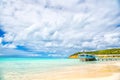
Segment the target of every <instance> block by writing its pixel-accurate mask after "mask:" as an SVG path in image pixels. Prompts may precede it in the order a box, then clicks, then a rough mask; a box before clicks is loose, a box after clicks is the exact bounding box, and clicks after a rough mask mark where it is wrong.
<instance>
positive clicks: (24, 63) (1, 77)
mask: <svg viewBox="0 0 120 80" xmlns="http://www.w3.org/2000/svg"><path fill="white" fill-rule="evenodd" d="M96 63H98V62H80V60H79V59H39V58H0V80H8V79H6V78H5V76H6V75H10V76H14V75H15V74H17V75H22V74H27V73H30V74H35V73H44V72H49V71H54V70H58V69H62V68H63V67H68V66H81V65H87V64H96ZM9 80H14V79H9Z"/></svg>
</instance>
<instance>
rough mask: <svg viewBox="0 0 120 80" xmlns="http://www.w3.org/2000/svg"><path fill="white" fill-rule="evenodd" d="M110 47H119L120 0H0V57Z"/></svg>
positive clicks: (62, 54)
mask: <svg viewBox="0 0 120 80" xmlns="http://www.w3.org/2000/svg"><path fill="white" fill-rule="evenodd" d="M110 48H120V0H0V56H1V57H41V58H45V57H50V58H52V57H60V58H63V57H68V56H69V55H71V54H73V53H75V52H78V51H83V50H86V51H93V50H101V49H110Z"/></svg>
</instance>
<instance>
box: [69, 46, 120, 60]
mask: <svg viewBox="0 0 120 80" xmlns="http://www.w3.org/2000/svg"><path fill="white" fill-rule="evenodd" d="M82 53H83V52H76V53H74V54H72V55H70V56H69V58H78V54H82ZM85 53H86V54H93V55H108V54H120V48H114V49H105V50H97V51H86V52H85Z"/></svg>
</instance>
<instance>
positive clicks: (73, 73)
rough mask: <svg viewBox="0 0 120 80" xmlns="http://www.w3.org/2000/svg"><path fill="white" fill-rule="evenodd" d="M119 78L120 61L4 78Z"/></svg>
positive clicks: (101, 79)
mask: <svg viewBox="0 0 120 80" xmlns="http://www.w3.org/2000/svg"><path fill="white" fill-rule="evenodd" d="M53 67H54V65H53ZM9 74H12V75H13V76H10V75H9ZM119 76H120V61H106V62H101V63H97V64H88V65H75V66H67V67H63V68H60V69H59V70H58V69H55V70H53V71H49V72H43V73H40V72H35V73H24V74H18V73H17V72H16V73H12V72H11V73H7V74H6V75H5V76H4V78H5V80H13V79H15V80H120V77H119Z"/></svg>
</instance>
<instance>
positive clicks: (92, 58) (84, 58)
mask: <svg viewBox="0 0 120 80" xmlns="http://www.w3.org/2000/svg"><path fill="white" fill-rule="evenodd" d="M78 57H79V59H80V60H81V61H96V57H95V56H94V55H91V54H80V55H78Z"/></svg>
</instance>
